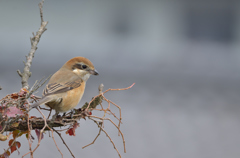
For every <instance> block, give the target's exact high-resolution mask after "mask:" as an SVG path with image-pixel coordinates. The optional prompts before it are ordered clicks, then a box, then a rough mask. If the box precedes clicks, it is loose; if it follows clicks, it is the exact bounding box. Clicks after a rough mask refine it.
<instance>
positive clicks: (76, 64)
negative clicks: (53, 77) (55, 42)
mask: <svg viewBox="0 0 240 158" xmlns="http://www.w3.org/2000/svg"><path fill="white" fill-rule="evenodd" d="M62 68H66V69H68V70H70V71H72V72H73V73H75V74H76V75H78V76H79V77H81V78H82V79H83V80H84V81H87V80H88V78H89V77H90V75H98V72H97V70H96V69H95V68H94V66H93V64H92V62H91V61H90V60H88V59H87V58H84V57H75V58H72V59H70V60H68V61H67V62H66V63H65V64H64V65H63V67H62Z"/></svg>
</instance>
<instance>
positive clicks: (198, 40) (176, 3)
mask: <svg viewBox="0 0 240 158" xmlns="http://www.w3.org/2000/svg"><path fill="white" fill-rule="evenodd" d="M39 2H40V0H24V1H19V0H12V1H3V0H2V1H0V28H1V29H0V52H1V57H0V85H1V86H2V87H3V90H1V91H0V97H1V98H2V97H4V96H5V95H7V94H9V93H12V92H16V91H19V90H20V88H21V82H20V78H19V76H18V74H17V73H16V70H17V69H20V70H22V69H23V63H22V61H23V60H25V55H27V54H28V52H29V50H30V40H29V38H30V37H31V36H32V32H35V31H37V30H38V28H39V26H40V17H39V8H38V3H39ZM43 11H44V20H46V21H49V24H48V26H47V28H48V30H47V31H46V32H45V33H44V34H43V36H42V38H41V40H40V43H39V45H38V50H37V52H36V54H35V58H34V60H33V65H32V68H31V71H32V77H31V78H30V81H29V82H30V85H33V83H34V82H35V80H39V79H41V78H42V77H43V76H45V77H46V76H48V75H50V74H52V73H54V72H55V71H57V70H58V69H59V68H60V67H61V66H62V65H63V64H64V63H65V62H66V61H67V60H69V59H71V58H73V57H75V56H84V57H87V58H89V59H90V60H91V61H92V62H93V63H94V65H95V67H96V69H97V70H98V71H99V73H100V75H99V76H92V77H91V78H90V79H89V81H88V83H87V86H86V91H85V95H84V96H83V99H82V101H81V102H80V104H79V106H78V107H80V106H81V105H82V104H84V103H85V102H86V101H89V100H90V99H91V97H92V96H94V95H96V94H97V93H98V92H97V87H98V85H99V84H100V83H103V84H104V85H105V89H108V88H124V87H128V86H130V85H131V84H132V83H134V82H135V83H136V85H135V86H134V87H133V88H132V89H130V90H127V91H118V92H111V93H109V94H107V95H106V96H107V97H108V98H109V99H110V100H112V101H114V102H115V103H117V104H118V105H120V106H121V107H122V115H123V124H122V131H123V133H124V136H125V139H126V148H127V153H124V152H123V147H122V140H121V137H118V136H117V130H116V129H115V128H114V127H113V126H112V125H111V124H108V123H106V125H105V129H106V130H107V131H108V132H109V134H110V135H111V137H112V138H113V140H114V142H115V144H116V146H117V148H118V150H119V151H120V153H121V154H122V157H123V158H135V157H138V158H146V157H152V158H158V157H164V158H214V157H216V158H226V157H228V158H239V156H240V150H239V148H240V115H239V112H240V106H239V102H240V97H239V95H240V84H239V82H240V73H239V68H240V62H239V61H240V52H239V51H240V45H239V40H240V1H237V0H236V1H229V0H218V1H214V0H208V1H204V2H203V1H202V0H195V1H190V0H138V1H137V0H121V1H120V0H102V1H99V0H84V1H83V0H74V1H63V0H59V1H50V0H46V2H45V3H44V8H43ZM41 93H42V89H40V90H39V93H37V95H41ZM105 106H106V105H105ZM113 110H115V113H117V112H118V110H117V109H116V108H114V107H113ZM32 114H33V115H35V114H37V111H36V110H33V111H32ZM94 114H96V113H94ZM96 115H97V114H96ZM76 132H77V136H76V137H70V136H67V135H65V134H64V133H63V136H64V139H65V140H66V143H67V144H68V145H69V146H70V147H71V149H72V152H73V153H74V154H75V155H76V157H99V158H105V157H108V158H110V157H118V155H117V153H116V151H115V150H114V149H113V147H112V144H111V143H110V141H109V140H108V138H107V137H106V136H105V135H104V134H102V135H101V136H100V138H99V139H98V140H97V141H96V142H95V144H94V145H92V146H90V147H88V148H86V149H83V150H82V149H81V147H82V146H84V145H86V144H88V143H90V142H91V141H92V140H93V139H94V137H95V135H96V134H97V133H98V128H97V127H96V125H95V124H94V123H92V122H91V121H89V120H87V121H85V120H81V121H80V128H78V129H77V131H76ZM34 136H35V135H34ZM35 137H36V136H35ZM55 138H56V140H57V142H58V145H59V148H60V149H61V151H62V152H63V154H64V157H71V155H70V154H69V152H68V150H67V149H66V147H65V146H64V145H63V144H62V142H61V140H60V139H59V138H58V135H56V134H55ZM20 140H21V142H22V147H21V148H20V150H19V151H20V153H21V155H23V154H25V153H26V152H28V146H27V145H28V143H27V140H26V139H25V138H21V139H20ZM5 143H6V142H5ZM24 143H25V145H23V144H24ZM34 145H36V140H35V141H34ZM0 146H4V148H5V149H6V148H7V147H6V144H4V143H3V142H0ZM2 152H3V148H1V151H0V153H2ZM12 157H19V156H18V154H17V152H15V153H14V154H13V155H12ZM35 157H39V158H40V157H60V154H59V153H58V150H57V148H56V147H55V145H54V142H53V141H52V139H51V138H48V133H46V134H45V139H43V141H42V143H41V145H40V147H39V149H38V150H37V151H36V152H35Z"/></svg>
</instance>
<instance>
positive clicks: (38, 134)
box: [35, 129, 44, 141]
mask: <svg viewBox="0 0 240 158" xmlns="http://www.w3.org/2000/svg"><path fill="white" fill-rule="evenodd" d="M35 132H36V135H37V137H38V141H39V138H40V130H39V129H35ZM43 136H44V135H43V133H42V135H41V140H42V139H43Z"/></svg>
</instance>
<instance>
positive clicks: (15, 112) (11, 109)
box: [4, 107, 24, 117]
mask: <svg viewBox="0 0 240 158" xmlns="http://www.w3.org/2000/svg"><path fill="white" fill-rule="evenodd" d="M4 115H7V116H8V117H16V115H24V113H23V112H22V111H21V110H20V109H18V108H17V107H8V108H7V109H6V111H5V112H4Z"/></svg>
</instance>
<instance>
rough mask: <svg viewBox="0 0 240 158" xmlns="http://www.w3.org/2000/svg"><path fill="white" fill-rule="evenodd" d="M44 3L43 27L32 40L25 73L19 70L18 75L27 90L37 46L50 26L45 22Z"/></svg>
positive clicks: (41, 4) (41, 5)
mask: <svg viewBox="0 0 240 158" xmlns="http://www.w3.org/2000/svg"><path fill="white" fill-rule="evenodd" d="M43 2H44V0H42V2H41V3H39V9H40V17H41V26H40V28H39V30H38V31H37V32H36V35H33V37H32V38H30V40H31V50H30V52H29V54H28V55H27V56H26V62H24V69H23V72H21V71H20V70H17V73H18V75H19V76H20V77H21V78H22V88H26V89H29V85H28V79H29V77H30V76H31V72H30V67H31V65H32V60H33V58H34V54H35V52H36V50H37V45H38V43H39V40H40V38H41V36H42V34H43V33H44V32H45V31H46V30H47V28H46V26H47V24H48V21H43V11H42V7H43Z"/></svg>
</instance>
